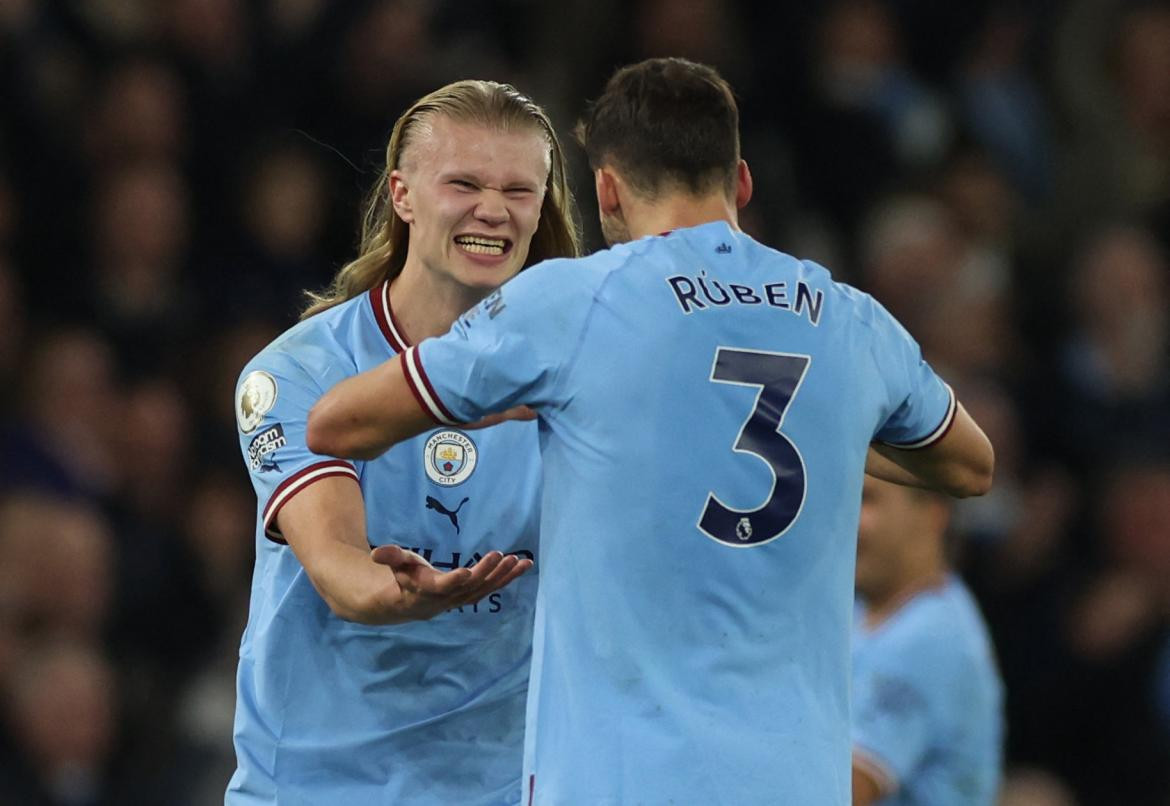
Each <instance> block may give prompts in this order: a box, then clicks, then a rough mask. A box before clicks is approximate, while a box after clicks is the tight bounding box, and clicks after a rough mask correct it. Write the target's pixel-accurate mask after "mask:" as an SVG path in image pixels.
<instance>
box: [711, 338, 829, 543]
mask: <svg viewBox="0 0 1170 806" xmlns="http://www.w3.org/2000/svg"><path fill="white" fill-rule="evenodd" d="M810 360H811V359H810V358H809V356H807V355H792V354H790V353H769V352H762V351H757V350H737V349H733V348H730V347H720V348H719V349H718V350H716V351H715V364H714V366H712V368H711V380H712V381H713V382H715V383H732V384H736V385H737V386H754V387H756V388H757V389H759V392H757V393H756V405H755V408H753V409H752V413H751V416H749V417H748V419H747V422H745V423H744V424H743V427H742V428H741V429H740V431H739V439H737V440H736V442H735V446H734V449H735V451H736V452H737V453H750V454H752V455H753V456H756V457H758V458H759V459H762V460H763V461H764V462H765V463H767V465H768V469H769V470H770V471H771V472H772V491H771V493H769V495H768V500H767V501H765V502H764V503H763V504H762V505H761V506H759V507H757V508H756V509H749V510H739V509H732V508H731V507H729V506H727V505H726V504H724V503H723V502H722V501H720V500H719V499H718V498H717V497H716V496H715V493H713V492H710V493H708V494H707V504H706V506H705V507H703V515H702V517H701V518H699V529H701V530H702V531H703V532H704V533H705V534H707V536H708V537H711V538H713V539H714V540H717V541H719V542H720V543H723V544H724V545H726V546H735V547H737V548H739V547H744V546H758V545H760V544H762V543H767V542H768V541H769V540H775V539H776V538H777V537H779V536H780V535H782V534H784V533H785V532H786V531H788V527H790V526H792V524H793V523H794V522H795V521H796V518H797V516H798V515H799V514H800V509H801V507H802V506H803V505H804V493H805V488H806V482H805V473H804V459H803V458H801V455H800V451H799V450H797V448H796V446H795V445H793V444H792V442H791V440H789V439H788V437H786V436H784V435H783V434H781V433H780V426H781V424H783V422H784V413H785V412H786V411H787V410H788V404H789V403H791V402H792V400H793V398H794V397H796V392H797V390H798V389H799V388H800V384H801V381H803V380H804V374H805V372H807V371H808V365H809V362H810Z"/></svg>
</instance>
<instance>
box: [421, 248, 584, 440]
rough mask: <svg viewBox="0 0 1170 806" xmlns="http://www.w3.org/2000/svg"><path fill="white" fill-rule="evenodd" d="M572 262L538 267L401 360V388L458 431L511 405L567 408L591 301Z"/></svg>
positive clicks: (437, 420) (439, 421) (511, 282)
mask: <svg viewBox="0 0 1170 806" xmlns="http://www.w3.org/2000/svg"><path fill="white" fill-rule="evenodd" d="M586 280H587V277H586V275H585V274H584V273H579V272H578V269H577V268H576V267H575V266H574V265H573V263H572V262H570V261H565V260H556V261H549V262H547V263H542V264H540V265H538V266H535V267H533V268H531V269H528V270H527V271H525V272H523V273H522V274H520V275H519V276H517V277H515V278H513V279H512V280H510V281H509V282H508V283H506V284H505V285H503V286H502V287H501V288H500V289H499V290H498V291H496V292H495V293H493V294H492V295H490V296H489V297H487V298H486V299H485V300H484V301H483V302H481V303H480V304H479V305H477V306H476V307H475V308H472V309H471V310H470V311H468V312H467V313H466V314H464V315H463V316H461V317H460V318H459V319H458V320H457V321H456V323H455V325H454V326H453V327H452V328H451V330H450V331H449V332H448V333H447V334H446V335H444V336H442V337H440V338H437V339H427V340H426V341H424V342H422V343H421V344H419V345H417V346H416V347H412V348H411V349H409V350H407V352H406V354H405V355H404V369H405V372H406V378H407V382H408V383H409V384H410V387H411V390H412V391H413V392H414V394H415V397H416V398H418V400H419V403H420V405H421V406H422V407H423V409H424V410H426V411H427V412H428V413H429V414H430V415H431V417H432V418H434V420H435V421H436V422H438V423H441V424H447V425H456V424H459V423H466V422H471V421H474V420H478V419H480V418H481V417H483V416H485V415H487V414H490V413H493V412H497V411H502V410H504V409H507V408H510V407H512V406H516V405H521V404H523V405H528V406H532V407H533V408H536V409H538V410H540V409H546V410H547V409H548V408H549V407H555V406H557V405H560V404H562V403H564V402H565V400H566V392H565V389H564V388H563V385H562V383H561V381H562V378H563V376H564V374H565V373H564V370H565V368H566V367H567V366H569V365H570V364H571V363H572V361H573V359H574V358H575V356H576V353H577V350H578V348H579V347H580V343H581V336H582V333H583V331H584V328H585V325H586V322H587V319H588V314H589V310H590V307H591V305H592V302H593V294H592V293H591V290H590V288H589V286H588V283H587V282H586Z"/></svg>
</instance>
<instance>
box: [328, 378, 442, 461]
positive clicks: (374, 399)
mask: <svg viewBox="0 0 1170 806" xmlns="http://www.w3.org/2000/svg"><path fill="white" fill-rule="evenodd" d="M433 425H434V423H433V422H432V421H431V420H430V419H429V418H428V417H427V415H426V414H425V413H424V412H423V411H422V409H421V408H420V407H419V405H418V403H417V401H416V400H415V399H414V395H413V393H412V392H411V391H410V387H409V386H408V385H407V382H406V378H405V376H404V375H403V373H402V358H401V356H395V357H394V358H392V359H390V360H389V361H386V362H384V363H383V364H380V365H379V366H377V367H375V368H373V369H371V370H367V371H366V372H363V373H361V374H360V375H355V376H353V377H352V378H347V379H345V380H344V381H342V382H341V383H339V384H337V385H336V386H334V387H333V388H332V389H330V390H329V391H328V392H326V393H325V394H324V395H323V396H322V397H321V399H320V400H318V401H317V403H316V405H314V406H313V409H312V411H310V412H309V422H308V436H307V439H308V445H309V449H310V450H311V451H313V452H314V453H319V454H322V455H328V456H340V457H342V458H346V459H373V458H375V457H377V456H380V455H381V454H383V453H385V452H386V450H388V449H389V448H390V447H391V446H393V445H395V444H397V443H399V442H401V441H403V440H405V439H409V438H410V437H412V436H414V435H416V434H419V433H421V432H423V431H425V430H426V429H427V428H429V427H431V426H433Z"/></svg>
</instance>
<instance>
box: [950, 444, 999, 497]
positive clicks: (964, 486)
mask: <svg viewBox="0 0 1170 806" xmlns="http://www.w3.org/2000/svg"><path fill="white" fill-rule="evenodd" d="M980 459H981V460H980V461H979V462H978V463H975V464H973V465H972V466H970V467H968V468H966V469H965V470H964V471H963V473H962V474H960V475H959V477H958V478H956V479H955V480H954V486H953V488H952V489H951V490H950V493H951V495H953V496H955V497H956V498H977V497H979V496H981V495H987V493H989V492H991V485H992V482H993V481H994V480H995V453H994V452H993V451H992V449H991V445H990V443H988V445H987V451H986V453H985V455H984V456H982V457H981V458H980Z"/></svg>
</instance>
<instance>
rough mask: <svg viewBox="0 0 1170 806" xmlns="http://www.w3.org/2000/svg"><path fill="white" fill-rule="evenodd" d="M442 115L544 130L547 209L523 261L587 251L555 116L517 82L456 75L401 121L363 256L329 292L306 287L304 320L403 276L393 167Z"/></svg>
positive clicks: (406, 231)
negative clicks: (391, 188)
mask: <svg viewBox="0 0 1170 806" xmlns="http://www.w3.org/2000/svg"><path fill="white" fill-rule="evenodd" d="M435 115H444V116H446V117H448V118H450V119H451V120H455V121H459V122H463V123H477V124H481V125H484V126H492V127H497V128H500V129H503V130H509V129H512V128H514V127H517V128H518V127H521V126H535V127H537V128H539V129H540V130H541V131H542V132H543V133H544V135H545V137H546V138H547V139H548V144H549V156H550V168H549V173H548V182H547V184H546V186H545V193H544V203H543V204H542V206H541V209H540V224H539V225H538V226H537V228H536V233H535V234H534V235H533V236H532V244H531V246H530V247H529V249H528V259H527V260H526V261H525V263H524V267H525V268H527V267H528V266H531V265H533V264H535V263H539V262H540V261H542V260H547V259H549V258H554V257H577V256H578V255H579V254H580V235H579V232H578V228H577V221H576V208H575V206H574V204H573V197H572V194H571V193H570V191H569V183H568V178H567V177H566V175H565V158H564V153H563V152H562V150H561V144H560V141H559V140H558V139H557V135H556V132H555V131H554V130H553V125H552V122H551V121H550V120H549V118H548V115H547V114H545V112H544V110H543V109H541V108H540V107H539V106H538V105H537V104H536V103H535V102H534V101H532V100H531V99H530V98H528V97H527V96H526V95H523V94H522V93H520V92H519V91H518V90H517V89H516V88H515V87H513V86H511V85H510V84H499V83H496V82H495V81H456V82H454V83H452V84H448V85H447V86H445V87H441V88H439V89H437V90H435V91H434V92H432V93H430V94H429V95H426V96H424V97H422V98H420V99H419V100H417V101H415V103H414V105H413V106H411V107H410V109H408V110H406V112H405V113H403V115H402V117H400V118H399V119H398V122H397V123H395V124H394V131H393V132H391V134H390V142H389V144H387V146H386V167H385V168H384V169H383V170H382V172H381V175H380V176H379V177H378V180H377V181H376V182H375V183H374V186H373V187H372V188H371V189H370V192H369V195H368V196H367V198H366V205H365V213H364V214H363V216H362V236H361V243H360V246H359V247H358V256H357V257H356V258H354V259H353V260H351V261H350V262H349V263H347V264H346V265H345V266H342V268H341V270H340V271H338V272H337V275H336V276H335V277H334V278H333V281H332V282H331V283H330V284H329V287H328V288H326V289H325V290H324V291H322V292H320V293H315V292H313V291H306V292H305V294H306V296H307V297H308V298H309V304H308V306H307V307H306V308H305V310H304V312H303V313H302V314H301V319H307V318H308V317H310V316H312V315H313V314H317V313H320V312H321V311H325V310H328V309H329V308H332V307H333V306H334V305H339V304H341V303H342V302H345V301H347V300H350V299H353V298H354V297H356V296H360V295H361V294H364V293H365V292H367V291H369V290H370V289H371V288H374V287H376V286H378V285H380V284H381V283H383V282H385V281H386V280H390V279H393V278H395V277H397V276H398V274H399V273H400V272H401V271H402V267H403V265H404V264H405V263H406V253H407V249H408V246H409V239H410V228H409V226H408V225H407V224H406V222H405V221H403V220H402V219H401V218H399V217H398V214H397V213H396V212H395V211H394V205H393V204H391V203H390V198H389V190H388V182H389V179H390V172H391V171H393V170H395V169H396V168H398V167H399V166H400V165H401V162H402V154H403V152H404V151H405V150H406V149H407V148H409V147H410V145H411V144H412V143H413V142H414V140H415V137H416V132H417V131H418V130H419V129H420V128H423V129H425V128H426V124H427V123H428V121H429V120H430V119H431V118H432V117H433V116H435Z"/></svg>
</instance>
